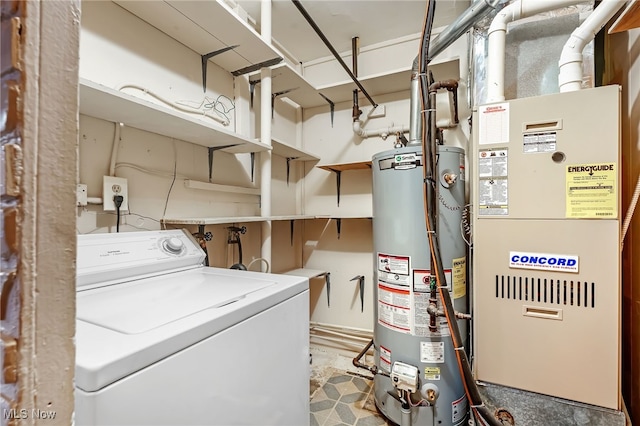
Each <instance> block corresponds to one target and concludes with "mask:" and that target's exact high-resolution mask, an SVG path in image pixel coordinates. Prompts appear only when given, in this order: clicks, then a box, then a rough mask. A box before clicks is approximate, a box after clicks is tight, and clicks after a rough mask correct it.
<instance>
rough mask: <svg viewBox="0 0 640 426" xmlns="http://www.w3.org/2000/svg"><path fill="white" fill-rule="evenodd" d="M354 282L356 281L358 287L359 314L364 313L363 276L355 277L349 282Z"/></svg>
mask: <svg viewBox="0 0 640 426" xmlns="http://www.w3.org/2000/svg"><path fill="white" fill-rule="evenodd" d="M355 280H358V285H359V286H360V312H364V275H356V276H355V277H353V278H351V279H350V280H349V281H355Z"/></svg>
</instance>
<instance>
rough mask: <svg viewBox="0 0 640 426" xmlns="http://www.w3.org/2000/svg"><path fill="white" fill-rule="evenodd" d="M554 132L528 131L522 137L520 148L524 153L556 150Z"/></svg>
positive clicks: (555, 135)
mask: <svg viewBox="0 0 640 426" xmlns="http://www.w3.org/2000/svg"><path fill="white" fill-rule="evenodd" d="M557 139H558V135H557V134H556V132H542V133H529V134H527V135H524V136H523V137H522V150H523V152H524V153H525V154H531V153H534V152H553V151H555V150H556V140H557Z"/></svg>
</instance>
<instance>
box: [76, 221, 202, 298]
mask: <svg viewBox="0 0 640 426" xmlns="http://www.w3.org/2000/svg"><path fill="white" fill-rule="evenodd" d="M204 257H205V253H204V251H203V250H202V248H201V247H200V245H199V244H198V242H197V241H196V240H195V239H194V238H193V236H192V235H191V234H190V233H189V232H188V231H186V230H182V229H170V230H162V231H141V232H120V233H115V234H89V235H78V250H77V281H76V282H77V286H83V285H88V284H97V283H98V282H103V281H109V282H110V283H113V281H114V280H119V279H123V278H129V279H130V278H131V277H136V276H140V275H148V274H157V273H162V272H163V271H167V272H169V271H172V270H176V269H184V268H187V267H199V266H202V265H203V260H204Z"/></svg>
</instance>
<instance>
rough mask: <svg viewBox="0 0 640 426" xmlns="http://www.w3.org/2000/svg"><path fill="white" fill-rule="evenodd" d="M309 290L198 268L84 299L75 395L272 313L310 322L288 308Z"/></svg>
mask: <svg viewBox="0 0 640 426" xmlns="http://www.w3.org/2000/svg"><path fill="white" fill-rule="evenodd" d="M308 289H309V280H308V279H306V278H303V277H297V276H292V275H275V274H264V273H259V272H252V271H239V270H232V269H221V268H194V269H188V270H185V271H176V272H172V273H168V274H164V275H161V276H155V277H148V278H142V279H139V280H132V281H129V282H123V283H118V284H113V285H108V286H102V287H95V288H91V289H86V290H81V291H78V292H77V304H76V308H77V317H78V318H77V321H76V375H75V384H76V387H77V388H78V389H82V390H83V391H85V392H95V391H99V390H100V389H103V388H105V387H106V386H108V385H110V384H114V385H115V384H116V383H118V381H119V380H120V379H122V378H124V377H127V376H129V375H131V374H133V373H135V372H137V371H141V370H145V371H152V369H153V368H154V365H155V364H156V363H157V362H159V361H161V360H162V359H164V358H166V357H169V356H172V355H173V354H177V353H179V352H181V351H182V350H183V349H185V348H191V347H194V345H195V344H196V343H198V342H200V341H202V340H204V339H207V338H214V336H215V335H217V334H218V333H221V332H231V331H230V330H231V329H233V328H234V326H235V325H236V324H238V323H240V322H243V321H246V320H250V319H253V318H254V317H256V316H257V315H258V314H259V313H261V312H263V311H265V310H268V309H282V312H283V314H286V315H291V320H292V321H309V314H308V311H306V312H304V313H300V314H299V315H298V314H296V313H294V312H289V311H288V310H287V309H286V308H285V307H284V306H285V305H286V304H287V303H286V302H287V301H288V299H290V298H292V297H294V296H297V295H299V294H301V293H306V292H308ZM256 320H257V318H256ZM239 338H242V337H241V336H239ZM147 369H149V370H147Z"/></svg>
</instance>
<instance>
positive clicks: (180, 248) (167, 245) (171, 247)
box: [160, 237, 186, 256]
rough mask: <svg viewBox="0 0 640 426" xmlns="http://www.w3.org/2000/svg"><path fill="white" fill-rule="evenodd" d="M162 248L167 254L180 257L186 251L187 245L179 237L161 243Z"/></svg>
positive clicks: (169, 238) (166, 239)
mask: <svg viewBox="0 0 640 426" xmlns="http://www.w3.org/2000/svg"><path fill="white" fill-rule="evenodd" d="M160 248H161V249H162V250H163V251H164V252H165V253H167V254H170V255H172V256H179V255H181V254H184V252H185V251H186V248H185V245H184V243H183V242H182V240H181V239H180V238H178V237H167V238H165V239H163V240H161V241H160Z"/></svg>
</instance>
